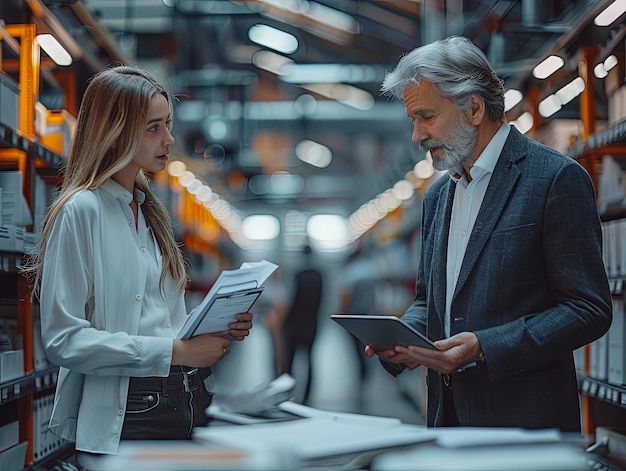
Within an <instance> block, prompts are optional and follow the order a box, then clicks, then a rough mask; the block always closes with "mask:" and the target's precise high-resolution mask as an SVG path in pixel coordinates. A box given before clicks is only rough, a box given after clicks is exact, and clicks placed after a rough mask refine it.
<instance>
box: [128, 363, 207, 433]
mask: <svg viewBox="0 0 626 471" xmlns="http://www.w3.org/2000/svg"><path fill="white" fill-rule="evenodd" d="M210 374H211V369H210V368H188V367H181V366H174V367H172V369H171V370H170V374H169V376H168V377H167V378H160V377H147V378H131V379H130V385H129V388H128V400H127V402H126V415H125V416H124V426H123V428H122V440H186V439H190V438H191V431H192V429H193V428H194V427H204V426H206V425H207V424H208V423H209V418H208V417H207V416H206V414H205V410H206V408H207V407H209V405H210V404H211V401H212V399H213V393H212V392H211V391H208V390H207V388H206V387H205V384H204V379H205V378H207V377H208V376H209V375H210Z"/></svg>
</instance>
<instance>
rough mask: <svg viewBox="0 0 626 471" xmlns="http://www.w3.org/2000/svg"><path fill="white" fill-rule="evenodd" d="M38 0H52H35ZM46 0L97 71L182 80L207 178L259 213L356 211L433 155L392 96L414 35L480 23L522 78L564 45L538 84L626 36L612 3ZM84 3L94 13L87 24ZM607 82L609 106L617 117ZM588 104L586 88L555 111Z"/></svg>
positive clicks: (185, 128) (473, 30)
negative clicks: (315, 156)
mask: <svg viewBox="0 0 626 471" xmlns="http://www.w3.org/2000/svg"><path fill="white" fill-rule="evenodd" d="M33 1H38V2H39V1H40V0H28V3H33ZM40 3H42V4H43V5H45V7H46V8H47V10H49V12H50V13H51V14H52V15H54V17H55V18H56V19H58V21H60V22H61V23H62V24H63V26H64V27H65V28H66V29H67V30H68V31H69V32H70V34H71V35H72V37H74V38H75V40H76V42H77V43H78V44H79V45H80V47H82V48H83V49H84V50H85V51H86V52H85V54H84V60H83V63H86V64H88V65H90V67H83V69H84V70H83V71H82V72H81V73H82V74H83V79H84V80H86V78H87V77H88V76H89V75H90V74H92V73H93V72H94V71H95V70H96V69H97V68H98V67H101V66H104V65H106V64H107V63H108V62H111V61H112V60H117V61H127V62H132V63H135V64H137V65H139V66H142V67H145V68H148V69H152V70H154V71H156V72H157V73H159V74H160V75H161V76H162V77H163V78H164V79H165V80H166V81H167V82H168V84H169V85H170V88H171V89H172V91H173V92H174V93H175V94H176V95H177V96H178V97H179V99H180V101H179V103H178V105H177V109H176V119H175V135H176V138H177V147H178V149H179V150H180V152H181V153H182V154H184V155H185V156H186V161H187V162H188V164H189V165H190V166H192V168H193V170H194V171H195V172H196V173H197V174H198V175H199V176H200V177H201V178H202V179H204V180H205V181H206V182H207V183H208V184H209V185H211V186H212V187H213V188H215V189H216V191H219V192H221V193H222V195H223V196H224V198H225V199H227V200H229V201H230V202H231V204H233V205H234V206H235V207H237V208H238V209H239V210H241V211H244V212H247V213H255V212H261V211H268V208H270V209H269V211H275V212H280V211H285V210H288V209H303V210H307V211H309V212H313V213H314V212H323V211H326V212H328V211H333V212H335V213H338V214H341V215H344V216H347V215H349V214H350V213H352V212H354V211H355V210H356V209H357V208H358V207H359V206H360V205H362V204H363V203H364V202H366V201H367V200H369V199H371V198H373V197H375V196H376V195H378V194H380V193H381V192H383V191H385V190H386V189H388V188H390V187H392V186H393V185H394V183H395V182H397V181H398V180H401V179H403V178H404V177H405V175H406V174H407V172H409V171H411V170H412V169H413V167H414V165H415V164H416V163H417V162H418V161H420V160H422V159H424V155H423V153H422V152H421V151H419V150H418V149H417V148H416V146H415V145H413V144H412V143H411V142H410V126H409V122H408V120H406V118H405V114H404V109H403V106H402V104H401V103H398V102H394V101H390V100H389V99H388V98H387V97H383V96H381V95H380V93H379V89H380V83H381V81H382V79H383V77H384V74H385V72H386V71H388V70H390V69H391V68H392V67H393V66H394V65H395V64H396V63H397V61H398V59H399V57H400V56H401V55H402V54H404V53H405V52H407V51H409V50H411V49H413V48H414V47H417V46H419V45H421V44H424V43H426V42H430V41H432V40H435V39H440V38H443V37H445V36H448V35H451V34H460V35H464V36H467V37H469V38H470V39H472V40H473V41H474V42H475V43H476V44H477V45H478V46H479V47H481V48H482V49H483V51H484V52H485V54H486V55H487V56H488V58H489V59H490V61H491V62H492V64H493V65H494V67H495V69H496V70H497V72H498V73H499V75H500V76H501V77H502V78H503V79H504V81H505V87H506V88H518V89H521V90H524V89H525V88H527V87H528V86H529V85H530V84H534V82H536V79H533V78H532V76H531V70H532V68H533V67H534V66H535V65H537V63H538V62H540V61H541V60H542V59H543V58H544V57H546V56H547V55H548V54H549V53H550V52H553V51H555V50H557V49H558V50H560V51H563V52H565V53H566V54H567V55H568V56H569V62H568V63H566V66H565V67H564V68H563V70H562V71H561V72H560V74H557V75H556V76H555V77H554V78H552V79H551V81H545V82H542V83H541V84H539V85H538V86H539V87H540V88H541V89H542V90H543V91H544V92H546V93H551V92H552V91H553V89H556V88H558V87H559V86H562V84H563V83H565V82H566V81H567V80H571V76H572V75H575V74H577V66H578V60H579V59H580V54H579V50H580V48H581V47H583V46H591V47H595V48H597V49H598V50H603V49H606V48H607V47H609V46H610V44H612V43H615V42H619V41H622V42H623V36H624V25H623V23H624V18H623V17H622V18H621V19H620V20H619V21H617V22H616V23H615V24H614V26H613V27H611V28H604V29H602V28H597V27H594V25H593V23H592V19H593V16H594V15H596V14H597V13H598V12H599V11H601V10H602V9H603V8H604V7H606V6H607V5H608V4H609V3H611V2H610V0H600V1H590V0H315V1H313V0H308V1H306V0H247V1H245V0H242V1H227V0H83V1H82V2H79V1H75V0H43V1H40ZM21 4H22V2H21V1H19V0H3V3H2V6H0V16H2V17H3V18H6V19H7V20H11V18H12V17H13V18H15V17H16V16H18V15H19V14H20V13H19V12H20V10H21V6H20V5H21ZM84 13H88V15H90V16H91V18H92V19H93V25H91V26H90V25H87V26H86V22H85V21H84V18H82V17H83V16H84ZM259 25H268V26H271V27H273V28H276V29H277V30H279V31H281V32H285V33H289V34H291V35H292V36H293V37H295V38H296V40H297V48H296V49H295V50H294V51H293V52H289V53H275V52H272V51H270V50H269V49H268V48H267V47H264V46H260V45H259V44H257V43H254V42H253V41H252V40H251V39H250V32H251V30H252V29H254V28H255V27H257V26H259ZM615 25H616V26H615ZM96 33H97V34H96ZM103 34H104V36H102V35H103ZM95 36H97V37H98V38H99V39H94V37H95ZM103 38H105V39H103ZM263 54H265V55H263ZM261 59H263V60H264V62H261ZM280 66H284V67H283V68H282V69H280V70H281V72H278V71H277V70H278V68H279V67H280ZM315 66H323V67H317V68H315ZM337 66H340V67H339V68H338V67H337ZM339 86H348V87H350V88H346V89H345V90H343V91H344V92H345V91H346V90H348V92H349V93H348V96H350V93H353V94H356V95H354V96H357V98H358V97H360V96H361V95H359V94H360V93H362V92H367V95H365V96H366V98H365V99H361V98H358V99H356V100H354V101H352V102H350V100H348V99H342V98H340V97H338V96H336V95H335V93H338V90H339V88H338V87H339ZM601 86H602V85H601V84H599V85H598V90H597V93H596V94H597V101H598V103H597V109H598V119H604V118H606V116H605V115H606V103H605V99H604V93H603V90H602V89H601ZM342 96H343V95H342ZM520 106H522V105H520ZM518 111H519V110H518ZM514 112H515V110H512V111H511V113H514ZM520 112H521V111H520ZM578 114H579V110H578V104H577V102H576V101H574V102H572V103H570V104H569V105H568V106H565V107H563V109H562V110H561V111H560V112H559V113H558V114H556V115H555V116H554V117H553V119H558V118H574V119H575V118H577V117H578ZM514 117H515V116H513V115H512V116H511V118H512V119H513V118H514ZM302 141H305V142H309V141H312V142H314V143H317V144H321V145H322V146H324V148H327V149H328V150H330V152H331V153H332V161H331V162H330V164H327V165H326V166H316V165H311V163H307V162H303V161H302V160H300V159H298V158H297V156H296V148H297V145H298V144H299V143H301V142H302ZM279 177H280V178H279ZM279 180H280V182H281V183H280V185H277V184H276V182H277V181H279Z"/></svg>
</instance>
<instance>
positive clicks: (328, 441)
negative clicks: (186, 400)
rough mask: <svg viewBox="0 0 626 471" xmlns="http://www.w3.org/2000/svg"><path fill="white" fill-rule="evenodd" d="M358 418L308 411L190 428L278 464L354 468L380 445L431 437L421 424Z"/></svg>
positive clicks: (213, 440) (213, 442)
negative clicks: (271, 458)
mask: <svg viewBox="0 0 626 471" xmlns="http://www.w3.org/2000/svg"><path fill="white" fill-rule="evenodd" d="M365 417H366V416H362V418H361V420H359V421H358V422H355V421H352V420H345V419H344V418H341V417H338V418H337V417H328V416H320V417H311V418H304V419H299V420H292V421H286V422H273V423H266V424H256V425H246V426H240V425H226V426H215V427H211V426H209V427H206V428H198V429H194V439H195V440H197V441H202V442H205V443H207V444H210V445H213V446H224V447H232V448H235V449H240V450H242V452H245V453H255V452H257V451H259V450H271V454H273V455H274V456H280V457H281V461H282V463H283V465H284V467H283V468H281V469H306V468H319V467H324V468H325V469H328V468H330V469H332V468H337V469H356V468H361V467H362V466H364V465H366V464H367V463H369V462H370V461H371V459H372V458H373V457H374V456H376V455H377V454H378V453H380V452H381V451H383V450H389V449H392V448H397V447H403V446H407V445H413V444H417V443H424V442H428V441H431V440H433V439H434V434H433V433H432V432H430V431H429V430H427V429H426V428H425V427H417V426H409V425H402V424H401V425H397V424H396V425H393V424H390V423H384V425H383V426H381V423H383V422H381V420H379V419H380V418H379V417H372V420H371V421H370V422H369V423H368V422H367V421H366V420H365Z"/></svg>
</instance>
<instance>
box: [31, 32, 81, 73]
mask: <svg viewBox="0 0 626 471" xmlns="http://www.w3.org/2000/svg"><path fill="white" fill-rule="evenodd" d="M37 42H38V43H39V46H41V48H42V49H43V50H44V51H45V52H46V54H48V55H49V56H50V59H52V60H53V61H54V62H55V64H57V65H62V66H66V65H71V63H72V62H73V59H72V56H71V55H70V53H69V52H67V51H66V50H65V48H64V47H63V46H61V43H60V42H59V41H57V39H56V38H55V37H54V36H52V35H51V34H48V33H46V34H38V35H37Z"/></svg>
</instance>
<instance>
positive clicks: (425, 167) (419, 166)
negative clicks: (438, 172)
mask: <svg viewBox="0 0 626 471" xmlns="http://www.w3.org/2000/svg"><path fill="white" fill-rule="evenodd" d="M413 172H415V175H416V176H417V178H420V179H422V180H428V179H429V178H430V177H432V176H433V174H434V173H435V169H434V168H433V163H432V160H428V159H424V160H420V161H419V162H418V163H416V164H415V167H413Z"/></svg>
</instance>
